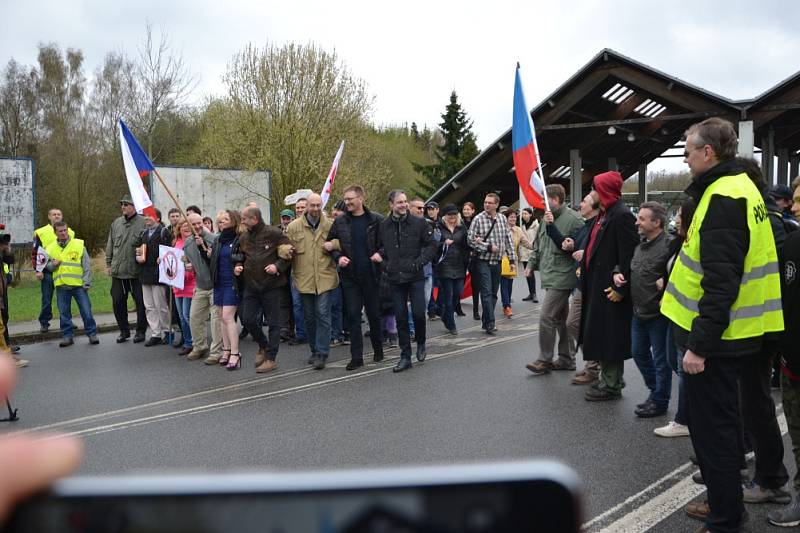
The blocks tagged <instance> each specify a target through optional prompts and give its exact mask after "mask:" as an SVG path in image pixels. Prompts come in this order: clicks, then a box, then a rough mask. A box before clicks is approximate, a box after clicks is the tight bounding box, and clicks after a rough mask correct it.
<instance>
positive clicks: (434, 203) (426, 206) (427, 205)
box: [425, 200, 439, 209]
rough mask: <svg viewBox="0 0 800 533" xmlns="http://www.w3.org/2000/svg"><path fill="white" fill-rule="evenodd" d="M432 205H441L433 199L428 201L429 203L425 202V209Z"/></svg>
mask: <svg viewBox="0 0 800 533" xmlns="http://www.w3.org/2000/svg"><path fill="white" fill-rule="evenodd" d="M431 207H439V204H437V203H436V202H434V201H432V200H431V201H430V202H428V203H427V204H425V209H430V208H431Z"/></svg>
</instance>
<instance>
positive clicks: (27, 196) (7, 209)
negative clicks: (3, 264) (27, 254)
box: [0, 157, 36, 244]
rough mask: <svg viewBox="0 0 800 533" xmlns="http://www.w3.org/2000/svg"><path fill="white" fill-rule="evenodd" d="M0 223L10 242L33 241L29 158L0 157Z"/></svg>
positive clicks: (31, 173)
mask: <svg viewBox="0 0 800 533" xmlns="http://www.w3.org/2000/svg"><path fill="white" fill-rule="evenodd" d="M0 224H5V225H6V229H5V230H3V232H4V233H8V234H10V235H11V244H28V243H31V242H32V241H33V230H34V229H36V228H35V227H34V207H33V160H32V159H25V158H19V159H18V158H13V159H12V158H2V157H0Z"/></svg>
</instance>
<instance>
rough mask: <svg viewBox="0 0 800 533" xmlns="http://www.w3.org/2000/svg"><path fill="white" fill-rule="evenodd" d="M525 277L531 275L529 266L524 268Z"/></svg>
mask: <svg viewBox="0 0 800 533" xmlns="http://www.w3.org/2000/svg"><path fill="white" fill-rule="evenodd" d="M525 277H526V278H529V277H531V269H530V268H526V269H525Z"/></svg>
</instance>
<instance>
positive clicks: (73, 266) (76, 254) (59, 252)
mask: <svg viewBox="0 0 800 533" xmlns="http://www.w3.org/2000/svg"><path fill="white" fill-rule="evenodd" d="M46 251H47V255H49V256H50V259H57V260H59V261H61V264H59V265H58V268H56V269H55V271H54V272H53V285H55V286H56V287H59V286H61V285H68V286H70V287H80V286H82V285H83V266H82V264H81V260H82V259H83V254H84V248H83V240H81V239H70V240H69V241H68V242H67V245H66V246H65V247H64V248H61V246H59V245H58V242H57V241H56V242H54V243H53V244H51V245H50V246H48V247H47V250H46Z"/></svg>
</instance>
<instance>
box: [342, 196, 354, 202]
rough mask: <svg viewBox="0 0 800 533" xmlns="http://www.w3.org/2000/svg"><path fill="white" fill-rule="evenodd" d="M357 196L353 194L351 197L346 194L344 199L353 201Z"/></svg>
mask: <svg viewBox="0 0 800 533" xmlns="http://www.w3.org/2000/svg"><path fill="white" fill-rule="evenodd" d="M356 198H357V197H356V196H351V197H349V198H348V197H347V196H345V197H344V201H345V202H352V201H353V200H355V199H356Z"/></svg>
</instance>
